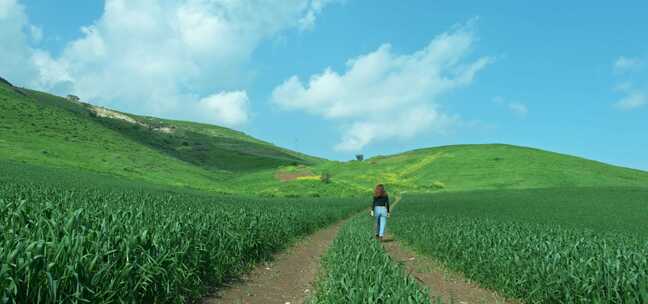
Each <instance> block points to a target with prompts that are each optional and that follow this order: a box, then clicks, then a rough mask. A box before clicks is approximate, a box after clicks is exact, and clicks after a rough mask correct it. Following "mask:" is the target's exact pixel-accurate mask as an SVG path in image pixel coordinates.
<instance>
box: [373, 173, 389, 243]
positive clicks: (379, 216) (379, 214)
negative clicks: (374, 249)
mask: <svg viewBox="0 0 648 304" xmlns="http://www.w3.org/2000/svg"><path fill="white" fill-rule="evenodd" d="M370 214H371V216H375V217H376V238H378V239H380V240H381V241H382V240H383V236H384V235H385V226H387V218H388V217H389V215H390V213H389V196H388V195H387V192H386V191H385V186H383V185H382V184H378V185H377V186H376V189H375V190H374V195H373V205H372V207H371V211H370Z"/></svg>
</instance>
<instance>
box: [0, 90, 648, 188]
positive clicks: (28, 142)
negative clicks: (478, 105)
mask: <svg viewBox="0 0 648 304" xmlns="http://www.w3.org/2000/svg"><path fill="white" fill-rule="evenodd" d="M0 162H10V163H11V165H7V166H8V167H7V168H9V167H11V168H15V167H16V164H21V163H22V164H26V165H29V170H32V171H33V170H35V168H39V167H43V168H65V169H66V170H67V172H69V170H79V172H81V171H83V172H90V173H97V174H100V175H102V176H103V175H106V176H114V177H118V178H125V179H128V180H136V181H140V182H147V183H152V184H157V185H166V186H180V187H190V188H195V189H199V190H207V191H217V192H224V193H240V194H248V195H261V196H329V195H335V196H348V195H356V194H364V193H366V192H368V191H370V190H371V187H373V185H375V184H376V183H385V184H387V185H388V187H389V188H391V189H397V190H401V191H413V192H439V191H465V190H478V189H524V188H548V187H605V186H628V187H646V186H648V172H644V171H640V170H633V169H628V168H622V167H617V166H612V165H608V164H604V163H600V162H596V161H591V160H587V159H584V158H579V157H575V156H570V155H564V154H559V153H553V152H549V151H543V150H539V149H534V148H526V147H518V146H511V145H503V144H492V145H456V146H445V147H434V148H427V149H419V150H414V151H409V152H404V153H401V154H396V155H389V156H377V157H372V158H369V159H367V160H365V161H350V162H338V161H329V160H325V159H321V158H317V157H313V156H309V155H305V154H302V153H299V152H296V151H291V150H288V149H284V148H281V147H277V146H275V145H272V144H270V143H268V142H265V141H262V140H259V139H256V138H253V137H251V136H249V135H247V134H245V133H242V132H239V131H235V130H231V129H228V128H224V127H219V126H214V125H209V124H201V123H194V122H187V121H177V120H169V119H162V118H156V117H149V116H140V115H134V114H130V113H124V112H119V111H116V110H112V109H108V108H104V107H99V106H96V105H92V104H91V103H86V102H82V101H80V100H79V99H78V98H75V97H74V96H69V97H68V98H63V97H59V96H54V95H51V94H48V93H44V92H38V91H34V90H29V89H23V88H18V87H14V86H13V85H11V83H9V82H8V81H6V80H4V79H1V78H0ZM48 170H49V169H48ZM48 170H45V169H44V171H43V172H45V171H47V172H51V170H49V171H48ZM327 177H329V178H327Z"/></svg>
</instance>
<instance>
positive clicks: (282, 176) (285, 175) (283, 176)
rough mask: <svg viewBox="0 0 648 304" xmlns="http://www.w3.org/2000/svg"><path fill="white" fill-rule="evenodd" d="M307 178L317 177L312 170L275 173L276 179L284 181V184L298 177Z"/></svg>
mask: <svg viewBox="0 0 648 304" xmlns="http://www.w3.org/2000/svg"><path fill="white" fill-rule="evenodd" d="M306 176H315V174H314V173H313V171H311V170H310V169H301V170H298V171H292V172H281V171H280V172H277V173H275V178H276V179H278V180H280V181H282V182H287V181H291V180H295V179H297V178H298V177H306Z"/></svg>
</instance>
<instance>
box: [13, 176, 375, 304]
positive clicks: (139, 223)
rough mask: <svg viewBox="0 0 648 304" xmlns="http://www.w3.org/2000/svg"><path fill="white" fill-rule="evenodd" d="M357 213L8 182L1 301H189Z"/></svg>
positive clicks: (343, 204)
mask: <svg viewBox="0 0 648 304" xmlns="http://www.w3.org/2000/svg"><path fill="white" fill-rule="evenodd" d="M52 177H53V178H54V176H52ZM360 207H364V206H363V205H362V206H361V205H359V204H357V203H355V202H354V201H352V200H343V199H335V200H332V199H299V200H296V199H295V200H287V199H283V200H279V199H252V198H241V197H236V196H221V197H218V196H213V195H198V194H194V193H191V192H187V193H183V192H173V191H162V190H159V191H153V190H150V189H149V190H146V191H145V190H137V189H128V190H110V189H108V188H107V187H106V189H103V188H90V189H88V188H84V187H81V186H77V187H72V186H69V185H67V186H59V185H55V184H49V185H47V184H43V183H25V182H11V181H8V179H5V180H3V182H2V183H1V184H0V302H2V303H61V302H76V303H114V302H128V303H142V302H147V303H153V302H155V303H161V302H164V303H169V302H170V303H187V302H190V301H193V300H196V299H199V298H200V297H201V296H202V295H204V294H205V293H206V292H207V291H208V288H209V287H215V286H218V284H220V283H222V282H223V281H224V280H227V279H228V278H231V277H236V276H237V275H239V274H240V273H242V272H244V271H246V270H248V269H249V268H250V267H251V266H252V265H254V264H255V263H256V262H259V261H262V260H264V259H267V258H268V257H270V255H271V254H272V253H274V252H276V251H278V250H280V249H282V248H285V247H286V246H287V245H288V244H289V243H291V242H292V241H294V240H295V239H297V238H299V237H300V236H303V235H306V234H309V233H311V232H313V231H314V230H316V229H318V228H320V227H323V226H326V225H327V224H330V223H331V222H333V221H336V220H339V219H341V218H343V217H346V216H348V215H349V214H350V213H352V212H354V211H357V210H359V208H360Z"/></svg>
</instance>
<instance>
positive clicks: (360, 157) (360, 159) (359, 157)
mask: <svg viewBox="0 0 648 304" xmlns="http://www.w3.org/2000/svg"><path fill="white" fill-rule="evenodd" d="M356 160H359V161H363V160H364V155H362V154H356Z"/></svg>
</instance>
